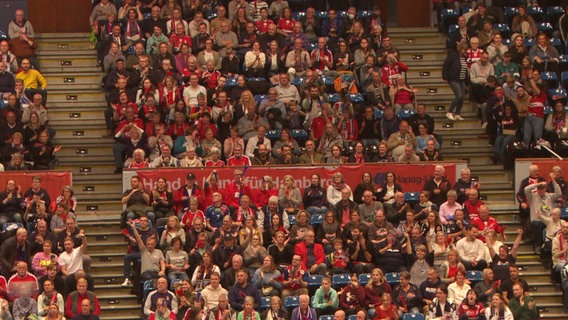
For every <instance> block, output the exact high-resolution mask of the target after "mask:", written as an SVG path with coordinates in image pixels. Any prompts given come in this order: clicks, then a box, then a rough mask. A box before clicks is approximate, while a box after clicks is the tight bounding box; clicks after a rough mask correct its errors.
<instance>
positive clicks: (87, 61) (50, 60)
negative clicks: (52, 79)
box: [38, 55, 97, 68]
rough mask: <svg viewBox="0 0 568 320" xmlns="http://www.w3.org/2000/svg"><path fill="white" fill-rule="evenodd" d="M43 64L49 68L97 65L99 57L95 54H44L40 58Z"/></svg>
mask: <svg viewBox="0 0 568 320" xmlns="http://www.w3.org/2000/svg"><path fill="white" fill-rule="evenodd" d="M38 60H39V63H40V64H41V66H42V67H43V66H46V67H48V68H52V67H62V68H65V67H96V66H97V58H96V57H93V56H89V55H87V56H79V57H66V56H47V57H45V56H42V57H40V58H39V59H38Z"/></svg>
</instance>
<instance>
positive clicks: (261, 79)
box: [247, 77, 266, 81]
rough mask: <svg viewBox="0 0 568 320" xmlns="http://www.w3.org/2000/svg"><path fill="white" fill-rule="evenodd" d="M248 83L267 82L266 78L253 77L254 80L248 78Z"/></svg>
mask: <svg viewBox="0 0 568 320" xmlns="http://www.w3.org/2000/svg"><path fill="white" fill-rule="evenodd" d="M247 81H266V78H262V77H253V78H247Z"/></svg>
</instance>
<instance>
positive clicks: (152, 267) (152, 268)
mask: <svg viewBox="0 0 568 320" xmlns="http://www.w3.org/2000/svg"><path fill="white" fill-rule="evenodd" d="M128 225H129V226H130V227H131V228H132V231H133V233H134V238H135V239H136V243H137V244H138V249H139V250H140V257H141V263H142V264H141V267H140V277H141V279H142V280H144V281H145V280H150V279H156V278H158V277H164V276H165V275H166V263H165V260H164V255H163V254H162V251H160V250H159V249H157V248H156V246H157V242H158V241H157V240H156V238H154V237H149V238H147V239H146V242H144V241H143V240H142V237H141V236H140V234H139V233H138V229H136V224H135V223H134V221H132V220H129V221H128Z"/></svg>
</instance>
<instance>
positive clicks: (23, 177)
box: [0, 171, 72, 200]
mask: <svg viewBox="0 0 568 320" xmlns="http://www.w3.org/2000/svg"><path fill="white" fill-rule="evenodd" d="M36 176H38V177H41V187H42V188H44V189H45V190H47V192H48V193H49V196H50V197H51V199H52V200H55V198H57V196H59V195H60V194H61V189H62V188H63V187H64V186H70V185H72V182H71V181H72V179H71V172H70V171H27V172H22V171H6V172H0V190H5V189H6V183H7V182H8V180H14V181H15V182H16V185H19V186H21V187H22V192H25V191H26V190H27V189H28V188H29V187H31V186H32V177H36Z"/></svg>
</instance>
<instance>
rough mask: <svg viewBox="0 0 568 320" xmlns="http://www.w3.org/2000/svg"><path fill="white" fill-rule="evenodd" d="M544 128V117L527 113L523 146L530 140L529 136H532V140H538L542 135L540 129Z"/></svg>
mask: <svg viewBox="0 0 568 320" xmlns="http://www.w3.org/2000/svg"><path fill="white" fill-rule="evenodd" d="M543 129H544V119H543V118H539V117H537V116H535V115H534V114H529V115H527V118H526V119H525V124H524V132H523V135H524V139H523V140H524V142H525V146H528V145H529V143H530V142H531V138H533V137H534V141H538V140H540V138H541V137H542V130H543Z"/></svg>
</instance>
